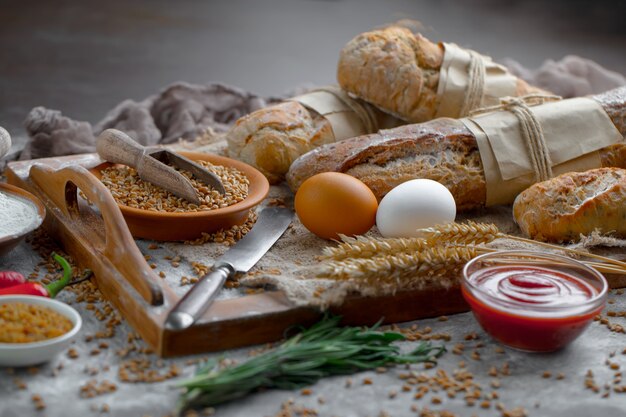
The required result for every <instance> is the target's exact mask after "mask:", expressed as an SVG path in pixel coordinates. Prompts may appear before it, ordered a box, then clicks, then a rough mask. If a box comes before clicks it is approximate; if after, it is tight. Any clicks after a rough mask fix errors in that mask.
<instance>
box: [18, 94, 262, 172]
mask: <svg viewBox="0 0 626 417" xmlns="http://www.w3.org/2000/svg"><path fill="white" fill-rule="evenodd" d="M268 102H272V99H268V100H266V99H264V98H261V97H259V96H256V95H254V94H252V93H248V92H245V91H243V90H241V89H238V88H236V87H230V86H226V85H223V84H209V85H193V84H187V83H183V82H179V83H175V84H173V85H171V86H169V87H167V88H165V89H164V90H163V91H161V92H160V93H158V94H156V95H154V96H151V97H148V98H146V99H145V100H143V101H141V102H136V101H133V100H125V101H123V102H121V103H120V104H118V105H117V106H116V107H115V108H113V109H112V110H111V111H109V113H108V114H107V115H106V116H105V117H104V119H102V120H101V121H100V122H99V123H97V124H96V125H95V126H91V124H90V123H89V122H84V121H78V120H73V119H71V118H70V117H67V116H64V115H63V114H62V113H61V112H60V111H58V110H51V109H46V108H44V107H35V108H34V109H32V110H31V111H30V113H29V114H28V116H27V117H26V120H25V121H24V126H25V128H26V131H27V133H28V136H29V140H28V142H27V144H26V146H25V148H24V150H23V151H22V153H21V155H20V159H22V160H24V159H34V158H43V157H49V156H61V155H70V154H78V153H86V152H95V149H96V148H95V141H96V136H97V135H98V134H99V133H100V132H102V131H103V130H105V129H109V128H115V129H119V130H122V131H124V132H126V133H128V135H129V136H130V137H132V138H133V139H135V140H136V141H137V142H139V143H141V144H142V145H146V146H151V145H156V144H168V143H172V142H176V141H177V140H178V139H180V138H182V139H188V140H192V139H195V138H196V137H198V136H199V135H201V134H202V132H203V131H205V130H206V129H207V128H209V127H210V128H212V129H214V130H215V131H218V132H222V131H225V130H227V129H228V127H229V125H230V124H232V123H234V122H235V121H236V120H237V119H238V118H239V117H241V116H243V115H245V114H248V113H250V112H252V111H254V110H257V109H260V108H261V107H264V106H265V105H266V104H267V103H268Z"/></svg>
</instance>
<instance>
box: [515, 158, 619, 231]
mask: <svg viewBox="0 0 626 417" xmlns="http://www.w3.org/2000/svg"><path fill="white" fill-rule="evenodd" d="M513 217H514V218H515V221H516V223H517V224H518V225H519V227H520V229H521V230H522V232H524V234H526V235H527V236H529V237H531V238H533V239H536V240H543V241H550V242H569V241H575V240H578V239H579V238H580V236H581V235H589V234H590V233H592V232H593V231H594V230H598V231H600V232H601V233H610V234H612V235H613V236H616V237H626V220H625V219H626V170H624V169H621V168H598V169H592V170H590V171H585V172H569V173H566V174H563V175H559V176H558V177H555V178H552V179H550V180H548V181H543V182H540V183H538V184H534V185H532V186H531V187H529V188H527V189H526V190H525V191H523V192H522V193H521V194H520V195H518V196H517V198H516V199H515V203H514V204H513Z"/></svg>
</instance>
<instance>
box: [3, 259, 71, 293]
mask: <svg viewBox="0 0 626 417" xmlns="http://www.w3.org/2000/svg"><path fill="white" fill-rule="evenodd" d="M53 257H54V259H55V260H56V261H57V262H58V263H59V265H61V267H63V278H61V279H59V280H56V281H54V282H51V283H50V284H48V285H42V284H39V283H38V282H26V283H23V284H18V285H14V286H12V287H8V288H2V289H0V295H14V294H21V295H38V296H40V297H50V298H54V297H56V295H57V294H58V293H59V292H60V291H61V290H62V289H63V288H65V286H66V285H67V284H69V283H70V279H72V267H71V266H70V264H69V263H68V262H67V261H66V260H65V258H63V257H62V256H59V255H57V254H56V253H55V254H53Z"/></svg>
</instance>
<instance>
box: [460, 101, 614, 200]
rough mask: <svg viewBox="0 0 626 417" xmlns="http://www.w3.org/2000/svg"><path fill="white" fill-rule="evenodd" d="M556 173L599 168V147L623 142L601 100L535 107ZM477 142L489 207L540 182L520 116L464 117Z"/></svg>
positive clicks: (506, 113) (499, 114) (532, 109)
mask: <svg viewBox="0 0 626 417" xmlns="http://www.w3.org/2000/svg"><path fill="white" fill-rule="evenodd" d="M531 112H532V113H533V115H534V116H535V118H536V120H537V122H538V123H539V126H540V127H541V129H542V131H543V136H544V139H545V142H546V146H547V149H548V154H549V161H550V163H551V168H552V169H551V170H552V174H553V175H558V174H563V173H565V172H572V171H585V170H588V169H591V168H597V167H599V166H601V164H602V161H601V160H600V155H599V153H598V151H599V150H600V149H603V148H606V147H609V146H611V145H614V144H617V143H620V142H622V141H623V140H624V138H623V137H622V135H621V133H620V132H619V131H618V130H617V128H616V127H615V125H613V122H612V121H611V119H610V118H609V116H608V115H607V113H606V112H605V111H604V109H602V106H600V104H599V103H598V102H597V101H594V100H592V99H590V98H585V97H580V98H573V99H569V100H562V101H555V102H551V103H545V104H542V105H538V106H533V107H531ZM461 122H462V123H463V124H464V125H465V126H466V127H467V128H468V129H469V130H470V131H471V132H472V134H473V135H474V137H475V138H476V142H477V144H478V150H479V152H480V157H481V162H482V165H483V169H484V172H485V187H486V197H485V205H486V206H495V205H499V204H509V203H511V202H512V201H513V200H514V199H515V197H516V196H517V195H518V194H519V193H520V192H522V191H523V190H524V189H526V188H527V187H529V186H531V185H532V184H534V183H535V182H536V181H535V180H536V178H535V177H536V172H535V169H534V167H533V165H532V162H531V158H530V155H529V149H528V146H529V145H528V143H527V142H526V141H527V140H526V139H525V138H524V136H523V134H522V131H521V129H520V122H519V120H518V119H517V117H516V116H515V115H514V114H513V113H510V112H508V111H498V112H492V113H487V114H482V115H477V116H473V117H468V118H464V119H461Z"/></svg>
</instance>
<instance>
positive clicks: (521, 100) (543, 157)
mask: <svg viewBox="0 0 626 417" xmlns="http://www.w3.org/2000/svg"><path fill="white" fill-rule="evenodd" d="M558 100H561V97H559V96H552V95H545V94H530V95H527V96H523V97H504V98H501V99H500V104H498V105H495V106H489V107H483V108H478V109H476V110H472V111H471V112H470V116H475V115H477V114H481V113H489V112H492V111H499V110H505V111H509V112H511V113H513V114H514V115H515V117H517V120H518V121H519V124H520V130H521V132H522V137H523V138H524V143H525V144H526V149H527V150H528V154H529V155H530V162H531V164H532V167H533V171H534V172H535V181H536V182H541V181H545V180H548V179H550V178H552V177H553V174H552V158H551V157H550V150H549V149H548V145H547V143H546V139H545V137H544V135H543V129H542V128H541V124H540V123H539V121H538V120H537V118H536V117H535V115H534V114H533V112H532V110H531V108H530V106H537V105H540V104H544V103H546V102H548V101H558Z"/></svg>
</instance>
